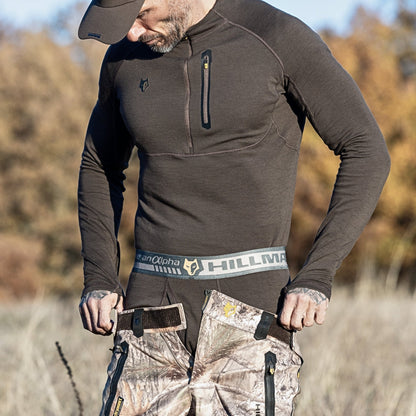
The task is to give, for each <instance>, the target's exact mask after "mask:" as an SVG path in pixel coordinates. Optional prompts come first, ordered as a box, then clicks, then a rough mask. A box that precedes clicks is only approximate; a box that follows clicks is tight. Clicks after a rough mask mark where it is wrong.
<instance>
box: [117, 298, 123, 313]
mask: <svg viewBox="0 0 416 416" xmlns="http://www.w3.org/2000/svg"><path fill="white" fill-rule="evenodd" d="M115 310H116V311H117V312H123V310H124V298H123V296H121V295H118V297H117V303H116V306H115Z"/></svg>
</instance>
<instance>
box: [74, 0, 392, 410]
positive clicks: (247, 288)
mask: <svg viewBox="0 0 416 416" xmlns="http://www.w3.org/2000/svg"><path fill="white" fill-rule="evenodd" d="M79 36H80V37H81V38H92V39H97V40H99V41H102V42H104V43H108V44H112V46H111V47H110V48H109V50H108V52H107V54H106V57H105V58H104V62H103V65H102V69H101V75H100V90H99V97H98V102H97V104H96V106H95V108H94V111H93V113H92V115H91V119H90V123H89V127H88V131H87V136H86V141H85V149H84V153H83V158H82V164H81V170H80V181H79V217H80V229H81V235H82V243H83V257H84V276H85V289H84V292H83V296H82V300H81V304H80V312H81V316H82V319H83V323H84V327H85V328H86V329H88V330H90V331H92V332H93V333H97V334H102V335H106V334H109V333H111V330H112V322H111V321H110V311H111V309H112V308H115V309H116V310H117V311H118V312H120V313H119V315H118V323H117V330H116V333H117V335H116V338H115V348H114V354H113V359H112V362H111V364H110V366H109V370H108V373H109V378H108V382H107V386H106V389H105V391H104V395H103V408H102V414H103V415H108V414H111V415H113V414H117V415H118V414H120V415H136V414H140V415H141V414H146V415H159V416H160V415H187V414H189V415H191V414H196V415H201V416H202V415H226V414H231V415H274V414H279V415H286V414H287V415H288V414H291V412H292V410H293V409H292V407H293V398H294V396H295V395H296V394H297V392H298V381H297V375H298V371H299V368H300V365H301V358H300V355H299V350H298V347H297V344H296V341H295V339H294V332H295V331H299V330H301V329H302V328H303V327H309V326H312V325H313V324H314V323H315V322H316V323H318V324H322V323H323V322H324V319H325V313H326V309H327V306H328V302H329V298H330V294H331V283H332V278H333V276H334V274H335V271H336V269H337V268H338V267H339V265H340V263H341V262H342V260H343V259H344V258H345V256H346V255H347V254H348V253H349V251H350V250H351V248H352V246H353V245H354V243H355V241H356V240H357V238H358V236H359V235H360V233H361V231H362V229H363V228H364V226H365V224H366V223H367V222H368V220H369V218H370V217H371V214H372V212H373V210H374V208H375V206H376V203H377V200H378V197H379V195H380V192H381V190H382V187H383V185H384V182H385V180H386V177H387V175H388V170H389V156H388V153H387V150H386V146H385V143H384V139H383V137H382V135H381V133H380V131H379V129H378V127H377V124H376V122H375V120H374V118H373V116H372V115H371V113H370V111H369V109H368V108H367V106H366V104H365V102H364V100H363V98H362V96H361V94H360V92H359V90H358V88H357V86H356V85H355V83H354V82H353V81H352V80H351V78H350V77H349V76H348V75H347V74H346V73H345V71H344V70H343V69H342V68H341V67H340V66H339V64H338V63H337V62H336V61H335V59H334V58H333V57H332V55H331V53H330V52H329V50H328V48H327V47H326V46H325V44H323V42H322V41H321V39H320V38H319V36H318V35H316V34H315V33H314V32H313V31H311V30H310V29H309V28H308V27H307V26H305V25H304V24H303V23H302V22H300V21H299V20H297V19H296V18H294V17H292V16H289V15H287V14H285V13H284V12H282V11H280V10H277V9H275V8H273V7H271V6H270V5H268V4H266V3H263V2H261V1H259V0H217V1H214V0H145V1H143V0H133V1H127V0H96V1H93V2H92V3H91V5H90V7H89V8H88V10H87V12H86V14H85V16H84V18H83V21H82V22H81V25H80V30H79ZM306 118H308V119H309V120H310V122H311V123H312V125H313V126H314V128H315V129H316V130H317V132H318V133H319V135H320V136H321V138H322V140H323V141H324V142H325V143H326V144H327V146H328V147H329V148H330V149H332V150H333V151H334V153H335V154H336V155H340V157H341V164H340V169H339V173H338V176H337V180H336V184H335V186H334V191H333V196H332V199H331V204H330V207H329V210H328V213H327V215H326V217H325V219H324V220H323V223H322V225H321V227H320V229H319V231H318V234H317V237H316V239H315V241H314V244H313V246H312V248H311V251H310V253H309V255H308V258H307V260H306V262H305V265H304V267H303V268H302V270H301V271H300V272H299V273H298V275H297V276H296V278H295V279H293V280H291V279H290V277H289V272H288V268H287V263H286V259H285V249H284V247H285V246H286V243H287V240H288V236H289V227H290V220H291V211H292V202H293V196H294V188H295V179H296V166H297V160H298V153H299V147H300V142H301V136H302V132H303V128H304V124H305V120H306ZM134 147H137V149H138V155H139V158H140V180H139V189H138V210H137V215H136V219H135V245H136V249H137V254H136V260H135V263H134V267H133V271H132V273H131V276H130V279H129V283H128V287H127V290H126V294H125V296H124V292H123V290H122V288H121V287H120V283H119V280H118V277H117V275H118V261H119V260H118V259H119V250H118V243H117V232H118V226H119V222H120V215H121V211H122V204H123V197H122V192H123V190H124V188H123V179H124V176H123V170H124V169H125V168H126V167H127V164H128V160H129V157H130V155H131V152H132V149H133V148H134ZM123 309H124V311H123ZM201 309H202V310H203V312H202V313H201ZM114 330H115V329H114Z"/></svg>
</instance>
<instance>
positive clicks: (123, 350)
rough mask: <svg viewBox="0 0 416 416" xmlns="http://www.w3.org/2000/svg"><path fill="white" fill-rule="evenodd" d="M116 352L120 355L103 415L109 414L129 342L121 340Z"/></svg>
mask: <svg viewBox="0 0 416 416" xmlns="http://www.w3.org/2000/svg"><path fill="white" fill-rule="evenodd" d="M116 352H117V353H120V354H121V355H120V357H119V359H118V362H117V366H116V368H115V370H114V374H113V378H112V380H111V384H110V393H109V396H108V401H107V404H106V406H105V413H104V414H105V416H107V415H109V414H110V410H111V405H112V404H113V401H114V398H115V395H116V393H117V384H118V381H119V379H120V377H121V373H122V372H123V368H124V364H125V363H126V360H127V355H128V352H129V344H127V342H123V343H122V344H121V345H120V347H119V348H118V349H117V351H116Z"/></svg>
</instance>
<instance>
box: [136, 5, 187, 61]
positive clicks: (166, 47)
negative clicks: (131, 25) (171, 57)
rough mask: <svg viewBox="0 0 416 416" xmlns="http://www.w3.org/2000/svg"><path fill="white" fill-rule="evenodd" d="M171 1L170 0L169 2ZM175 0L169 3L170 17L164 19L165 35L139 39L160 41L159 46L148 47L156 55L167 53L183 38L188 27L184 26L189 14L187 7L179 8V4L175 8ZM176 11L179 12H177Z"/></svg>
mask: <svg viewBox="0 0 416 416" xmlns="http://www.w3.org/2000/svg"><path fill="white" fill-rule="evenodd" d="M171 1H172V0H171ZM174 3H175V0H173V1H172V3H171V15H170V16H169V18H168V19H166V21H165V24H166V29H167V30H166V32H167V34H166V35H156V36H146V35H144V36H142V37H140V39H139V41H140V42H148V41H150V40H153V39H160V40H162V43H161V44H157V43H156V44H154V45H149V48H150V49H151V50H152V51H153V52H157V53H168V52H170V51H171V50H172V49H173V48H174V47H175V46H176V45H177V44H178V43H179V42H180V41H181V40H182V38H183V37H184V36H185V33H186V31H187V30H188V27H187V26H186V21H187V17H188V14H189V6H187V5H183V4H182V7H179V6H180V5H179V4H176V6H175V4H174ZM175 10H176V11H175ZM177 10H180V12H178V11H177Z"/></svg>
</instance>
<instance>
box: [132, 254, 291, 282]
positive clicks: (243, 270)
mask: <svg viewBox="0 0 416 416" xmlns="http://www.w3.org/2000/svg"><path fill="white" fill-rule="evenodd" d="M287 268H288V266H287V262H286V250H285V247H270V248H262V249H258V250H250V251H243V252H240V253H232V254H225V255H222V256H209V257H195V256H175V255H170V254H162V253H153V252H150V251H143V250H137V251H136V260H135V263H134V267H133V272H136V273H145V274H154V275H158V276H165V277H176V278H178V279H200V280H203V279H223V278H225V277H235V276H242V275H245V274H251V273H258V272H263V271H268V270H283V269H287Z"/></svg>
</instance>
